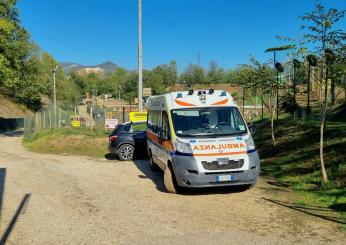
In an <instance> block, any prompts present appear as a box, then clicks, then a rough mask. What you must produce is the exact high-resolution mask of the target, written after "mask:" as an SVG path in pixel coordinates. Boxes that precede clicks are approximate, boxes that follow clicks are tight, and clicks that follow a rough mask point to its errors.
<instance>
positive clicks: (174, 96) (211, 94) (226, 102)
mask: <svg viewBox="0 0 346 245" xmlns="http://www.w3.org/2000/svg"><path fill="white" fill-rule="evenodd" d="M165 100H166V102H167V106H168V108H170V109H180V108H194V107H220V106H237V105H236V103H235V101H234V99H233V98H232V96H231V95H230V94H229V93H227V92H226V91H224V90H213V89H209V90H196V91H193V90H189V91H178V92H172V93H167V94H163V95H158V96H151V97H149V98H148V100H147V103H146V106H147V107H148V108H151V109H154V110H155V109H160V108H161V109H162V108H163V107H164V104H165V103H164V101H165Z"/></svg>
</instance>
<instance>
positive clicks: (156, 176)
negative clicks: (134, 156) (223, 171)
mask: <svg viewBox="0 0 346 245" xmlns="http://www.w3.org/2000/svg"><path fill="white" fill-rule="evenodd" d="M133 162H134V164H135V165H136V167H137V168H138V169H139V170H140V171H141V172H142V173H143V174H140V175H138V178H141V179H150V180H151V181H152V182H153V183H154V184H155V186H156V189H157V190H159V191H161V192H166V189H165V186H164V183H163V173H162V171H158V172H153V171H151V170H150V164H149V161H148V160H135V161H133ZM247 189H248V187H247V186H220V187H208V188H193V189H192V188H191V189H190V188H179V194H180V195H189V196H193V195H214V194H231V193H238V192H243V191H245V190H247Z"/></svg>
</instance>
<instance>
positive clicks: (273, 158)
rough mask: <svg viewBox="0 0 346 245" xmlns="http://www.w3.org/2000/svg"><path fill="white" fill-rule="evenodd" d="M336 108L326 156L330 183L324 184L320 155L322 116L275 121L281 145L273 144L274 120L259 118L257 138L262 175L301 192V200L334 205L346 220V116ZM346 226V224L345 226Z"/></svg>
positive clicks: (326, 139) (326, 145) (326, 144)
mask: <svg viewBox="0 0 346 245" xmlns="http://www.w3.org/2000/svg"><path fill="white" fill-rule="evenodd" d="M345 113H346V112H345V111H344V113H340V110H338V111H335V112H334V113H333V114H332V115H331V117H330V120H329V121H328V122H327V126H326V131H325V147H324V152H325V154H324V159H325V162H326V168H327V173H328V177H329V180H330V181H329V183H327V184H323V183H322V179H321V172H320V159H319V120H318V117H311V118H315V119H310V120H305V121H298V120H293V119H292V118H283V119H280V120H279V121H276V122H275V125H276V126H275V127H276V130H275V131H276V137H277V145H276V146H275V147H273V146H272V143H271V134H270V122H269V121H262V122H258V127H257V135H256V137H255V142H256V144H257V147H258V148H259V153H260V157H261V164H262V166H261V168H262V175H267V176H271V177H274V178H276V179H278V180H280V181H281V182H284V183H286V184H287V185H288V186H289V187H290V188H291V189H293V190H295V191H297V192H300V193H301V194H302V199H301V200H298V202H297V203H298V204H305V205H314V206H319V207H323V208H330V209H332V210H334V211H337V212H339V213H340V215H341V218H342V219H344V220H345V222H346V120H344V118H341V117H339V116H338V115H344V114H345ZM345 227H346V226H345V225H344V228H345Z"/></svg>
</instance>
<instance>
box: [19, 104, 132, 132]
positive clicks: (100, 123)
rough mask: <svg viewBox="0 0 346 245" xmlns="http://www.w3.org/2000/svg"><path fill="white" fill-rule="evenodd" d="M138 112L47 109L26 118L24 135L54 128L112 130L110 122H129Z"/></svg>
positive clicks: (123, 108) (118, 108)
mask: <svg viewBox="0 0 346 245" xmlns="http://www.w3.org/2000/svg"><path fill="white" fill-rule="evenodd" d="M131 111H136V108H135V107H133V106H132V107H129V106H116V107H107V108H106V107H100V106H92V105H89V106H78V107H75V109H74V111H72V110H64V109H62V108H57V110H56V112H55V111H54V109H53V108H50V107H49V108H45V109H42V110H40V111H38V112H36V113H35V114H34V115H33V116H30V117H27V118H24V134H25V136H29V135H31V134H33V133H35V132H37V131H39V130H44V129H53V128H68V127H69V128H90V129H93V128H95V129H105V131H109V130H112V129H113V127H114V123H113V124H112V126H113V127H109V125H108V121H110V120H113V121H114V120H115V121H116V123H115V124H118V123H124V122H128V121H129V113H130V112H131Z"/></svg>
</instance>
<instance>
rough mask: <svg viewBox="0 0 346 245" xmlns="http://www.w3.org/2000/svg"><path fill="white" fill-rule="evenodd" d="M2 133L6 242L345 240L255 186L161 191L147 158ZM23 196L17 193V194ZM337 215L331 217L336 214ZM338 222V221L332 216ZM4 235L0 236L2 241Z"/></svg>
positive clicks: (325, 220) (264, 182)
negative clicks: (36, 143)
mask: <svg viewBox="0 0 346 245" xmlns="http://www.w3.org/2000/svg"><path fill="white" fill-rule="evenodd" d="M21 140H22V138H21V136H20V135H17V134H7V135H0V187H1V188H0V195H1V199H0V208H1V220H0V222H1V223H0V224H1V226H0V229H1V237H2V242H6V244H20V245H22V244H23V245H25V244H45V245H47V244H48V245H49V244H214V243H215V244H216V243H217V244H236V243H238V244H239V243H240V244H345V241H346V232H345V230H344V231H342V230H341V231H340V229H339V227H340V222H344V221H341V220H339V219H338V218H337V217H336V216H335V214H333V213H331V212H328V211H326V210H325V209H323V208H318V207H301V206H297V205H294V204H292V203H291V202H292V198H293V197H294V194H293V193H292V192H291V191H289V190H288V189H287V188H286V187H279V186H277V183H275V182H273V180H270V179H265V178H261V179H260V180H259V182H258V184H257V185H256V187H255V188H253V189H251V190H248V191H245V192H240V191H239V190H236V189H231V190H230V189H229V188H222V189H205V190H200V191H186V192H184V193H183V194H180V195H174V194H168V193H165V192H164V188H163V184H162V174H161V173H151V172H150V170H149V165H148V162H147V161H146V160H138V161H134V162H130V161H129V162H118V161H110V160H105V159H95V158H89V157H80V156H68V155H50V154H38V153H32V152H28V151H27V150H25V149H24V148H23V147H22V145H21ZM23 200H24V201H23ZM333 220H334V221H333ZM337 222H339V223H337ZM0 243H1V242H0Z"/></svg>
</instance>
